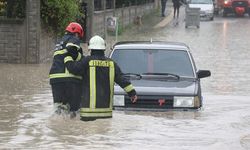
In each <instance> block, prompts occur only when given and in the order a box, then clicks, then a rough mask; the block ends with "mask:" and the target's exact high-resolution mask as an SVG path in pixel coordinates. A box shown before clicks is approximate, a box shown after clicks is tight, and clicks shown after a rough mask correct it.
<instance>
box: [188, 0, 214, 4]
mask: <svg viewBox="0 0 250 150" xmlns="http://www.w3.org/2000/svg"><path fill="white" fill-rule="evenodd" d="M190 3H191V4H212V3H213V2H212V0H191V1H190Z"/></svg>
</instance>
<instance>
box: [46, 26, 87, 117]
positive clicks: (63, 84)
mask: <svg viewBox="0 0 250 150" xmlns="http://www.w3.org/2000/svg"><path fill="white" fill-rule="evenodd" d="M83 34H84V33H83V29H82V27H81V25H80V24H78V23H76V22H72V23H70V24H69V25H68V26H67V27H66V29H65V35H64V36H63V37H62V39H61V41H60V42H59V43H57V44H56V48H55V50H54V56H53V63H52V66H51V69H50V72H49V78H50V84H51V87H52V94H53V100H54V106H55V107H56V113H58V114H60V113H61V112H62V111H64V110H66V111H70V113H71V117H74V116H75V115H76V111H77V110H79V108H80V101H81V99H80V97H81V81H82V77H81V76H77V75H74V74H72V73H69V71H68V70H67V68H66V67H65V64H64V57H65V55H66V54H67V55H69V56H71V58H72V59H73V60H75V61H79V60H80V59H81V58H82V57H83V55H82V48H81V47H80V38H82V37H83Z"/></svg>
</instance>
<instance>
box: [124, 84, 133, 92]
mask: <svg viewBox="0 0 250 150" xmlns="http://www.w3.org/2000/svg"><path fill="white" fill-rule="evenodd" d="M133 89H134V87H133V85H132V84H130V85H128V86H126V87H125V88H124V90H125V91H126V92H130V91H132V90H133Z"/></svg>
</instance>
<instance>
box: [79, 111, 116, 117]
mask: <svg viewBox="0 0 250 150" xmlns="http://www.w3.org/2000/svg"><path fill="white" fill-rule="evenodd" d="M80 116H81V117H112V112H103V113H84V112H80Z"/></svg>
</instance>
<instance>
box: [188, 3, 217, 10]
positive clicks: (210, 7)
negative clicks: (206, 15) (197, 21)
mask: <svg viewBox="0 0 250 150" xmlns="http://www.w3.org/2000/svg"><path fill="white" fill-rule="evenodd" d="M189 7H190V8H200V9H201V11H206V10H213V4H189Z"/></svg>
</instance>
